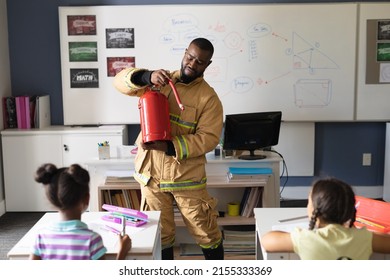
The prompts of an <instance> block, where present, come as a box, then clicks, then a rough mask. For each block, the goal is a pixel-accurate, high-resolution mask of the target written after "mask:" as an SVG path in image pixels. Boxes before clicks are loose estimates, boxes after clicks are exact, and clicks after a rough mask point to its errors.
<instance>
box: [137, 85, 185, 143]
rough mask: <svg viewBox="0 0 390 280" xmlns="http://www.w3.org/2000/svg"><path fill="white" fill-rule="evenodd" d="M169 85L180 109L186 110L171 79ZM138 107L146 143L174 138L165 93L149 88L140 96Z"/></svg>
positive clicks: (143, 139)
mask: <svg viewBox="0 0 390 280" xmlns="http://www.w3.org/2000/svg"><path fill="white" fill-rule="evenodd" d="M169 85H170V86H171V88H172V90H173V92H174V94H175V97H176V101H177V103H178V105H179V107H180V109H181V110H184V106H183V104H181V101H180V98H179V94H178V93H177V90H176V87H175V85H174V84H173V82H172V81H171V80H169ZM138 108H139V109H140V119H141V131H142V141H143V142H144V143H147V142H153V141H157V140H171V139H172V138H171V123H170V119H169V105H168V99H167V98H166V97H165V95H163V94H161V93H160V92H159V91H156V90H149V91H147V92H145V93H144V94H143V95H142V96H141V97H140V99H139V102H138Z"/></svg>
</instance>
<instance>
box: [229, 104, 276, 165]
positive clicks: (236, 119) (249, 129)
mask: <svg viewBox="0 0 390 280" xmlns="http://www.w3.org/2000/svg"><path fill="white" fill-rule="evenodd" d="M281 120H282V112H280V111H274V112H258V113H245V114H235V115H226V119H225V129H224V139H223V149H224V150H247V151H249V152H250V153H249V155H241V156H240V157H239V158H240V159H248V160H252V159H261V158H265V157H266V156H265V155H255V150H258V149H264V148H268V147H271V146H275V145H277V144H278V142H279V131H280V123H281Z"/></svg>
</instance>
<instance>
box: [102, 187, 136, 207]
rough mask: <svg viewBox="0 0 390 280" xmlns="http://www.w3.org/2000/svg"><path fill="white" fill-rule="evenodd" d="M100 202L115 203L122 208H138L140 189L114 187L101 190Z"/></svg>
mask: <svg viewBox="0 0 390 280" xmlns="http://www.w3.org/2000/svg"><path fill="white" fill-rule="evenodd" d="M101 192H102V198H103V201H102V204H110V205H116V206H120V207H124V208H131V209H134V210H140V206H141V190H129V189H116V190H111V189H107V190H101Z"/></svg>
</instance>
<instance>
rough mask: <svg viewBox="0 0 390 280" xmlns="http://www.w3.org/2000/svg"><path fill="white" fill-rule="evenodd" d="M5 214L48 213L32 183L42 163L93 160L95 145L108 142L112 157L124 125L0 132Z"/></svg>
mask: <svg viewBox="0 0 390 280" xmlns="http://www.w3.org/2000/svg"><path fill="white" fill-rule="evenodd" d="M1 137H2V152H3V165H4V187H5V203H6V211H50V210H53V209H52V207H51V206H50V204H49V203H48V201H47V199H46V197H45V194H44V190H43V187H42V186H41V185H40V184H38V183H36V182H35V181H34V173H35V171H36V169H37V168H38V167H39V166H40V165H41V164H43V163H53V164H55V165H57V166H58V167H62V166H69V165H70V164H72V163H79V164H81V165H83V166H84V167H85V165H84V163H85V162H86V161H87V160H89V159H91V158H97V150H98V149H97V147H98V145H97V144H98V143H100V142H104V141H109V143H110V146H111V154H112V156H116V147H117V146H118V145H123V144H126V143H127V130H126V127H125V126H101V127H93V128H92V127H88V128H84V127H64V126H51V127H47V128H44V129H31V130H20V129H19V130H18V129H7V130H4V131H2V132H1Z"/></svg>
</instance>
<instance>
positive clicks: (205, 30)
mask: <svg viewBox="0 0 390 280" xmlns="http://www.w3.org/2000/svg"><path fill="white" fill-rule="evenodd" d="M75 15H92V16H95V17H96V34H95V35H69V34H68V31H69V30H68V16H75ZM345 19H348V20H345ZM59 23H60V43H61V68H62V90H63V106H64V123H65V124H66V125H69V124H96V123H100V124H132V123H139V112H138V100H137V98H135V97H128V96H124V95H122V94H120V93H118V92H117V91H116V90H115V89H114V87H113V85H112V82H113V77H110V76H108V70H107V64H108V59H107V58H108V57H131V58H133V59H134V61H127V62H126V63H129V64H131V63H134V65H135V66H136V67H139V68H147V69H151V70H153V69H160V68H165V69H168V70H176V69H178V68H179V67H180V63H181V60H182V56H183V53H184V51H185V48H186V47H187V46H188V44H189V42H190V41H191V40H192V39H194V38H196V37H200V36H201V37H206V38H208V39H209V40H211V41H212V43H213V45H214V47H215V53H214V57H213V62H212V64H211V65H210V66H209V67H208V68H207V70H206V72H205V79H206V80H207V81H208V82H209V83H210V84H211V85H212V86H213V87H214V89H215V90H216V92H217V93H218V95H219V97H220V99H221V101H222V103H223V107H224V113H225V114H234V113H242V112H257V111H271V110H281V111H282V112H283V120H285V121H333V120H337V121H340V120H353V117H354V100H355V79H354V77H355V68H356V40H357V38H356V35H357V34H356V33H357V31H356V26H357V4H354V3H332V4H324V3H322V4H250V5H249V4H248V5H245V4H244V5H242V4H241V5H236V4H234V5H233V4H227V5H148V6H146V5H136V6H90V7H59ZM112 29H114V30H115V29H117V30H122V31H123V30H124V29H128V30H131V32H132V33H131V37H132V39H133V40H134V41H133V46H132V45H131V44H130V45H128V46H126V47H124V48H123V47H119V48H108V45H107V44H106V43H107V42H106V41H107V38H108V36H109V35H107V30H112ZM78 42H81V43H90V42H92V44H95V49H96V52H97V54H96V61H74V60H72V61H70V60H71V59H70V51H69V48H70V44H76V43H78ZM91 69H93V70H94V71H92V73H90V72H89V74H90V75H89V76H88V75H85V79H89V78H91V79H96V81H95V82H94V83H91V84H90V85H89V87H85V88H84V87H77V81H76V82H74V81H75V77H76V75H75V74H74V73H75V72H74V71H75V70H76V71H79V72H80V71H81V72H82V71H83V70H91ZM72 70H73V72H72ZM81 78H84V77H81ZM72 83H73V84H72ZM74 85H76V87H74ZM179 94H180V93H179ZM184 105H185V104H184Z"/></svg>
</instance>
